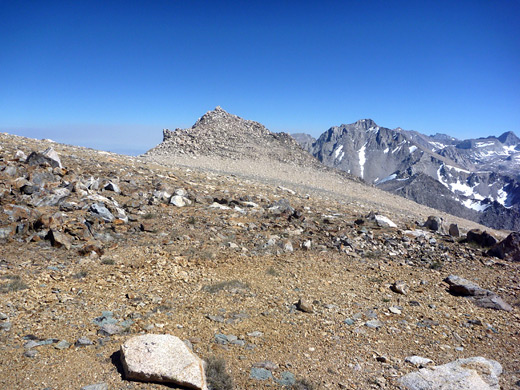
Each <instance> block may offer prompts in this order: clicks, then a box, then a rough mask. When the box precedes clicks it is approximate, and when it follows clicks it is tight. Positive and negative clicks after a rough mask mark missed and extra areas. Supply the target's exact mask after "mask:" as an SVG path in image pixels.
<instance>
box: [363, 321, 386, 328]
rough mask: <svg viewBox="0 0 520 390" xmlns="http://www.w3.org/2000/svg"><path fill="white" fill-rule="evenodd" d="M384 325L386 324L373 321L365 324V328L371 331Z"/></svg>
mask: <svg viewBox="0 0 520 390" xmlns="http://www.w3.org/2000/svg"><path fill="white" fill-rule="evenodd" d="M383 325H384V323H383V322H381V321H379V320H371V321H367V322H365V326H367V327H369V328H370V329H379V328H381V327H382V326H383Z"/></svg>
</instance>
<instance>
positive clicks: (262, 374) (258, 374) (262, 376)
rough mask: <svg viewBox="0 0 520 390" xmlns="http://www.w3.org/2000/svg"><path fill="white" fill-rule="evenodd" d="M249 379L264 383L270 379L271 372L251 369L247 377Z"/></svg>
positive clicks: (255, 368)
mask: <svg viewBox="0 0 520 390" xmlns="http://www.w3.org/2000/svg"><path fill="white" fill-rule="evenodd" d="M249 377H250V378H251V379H256V380H259V381H265V380H268V379H271V378H272V377H273V374H272V373H271V371H269V370H266V369H265V368H258V367H252V368H251V374H250V376H249Z"/></svg>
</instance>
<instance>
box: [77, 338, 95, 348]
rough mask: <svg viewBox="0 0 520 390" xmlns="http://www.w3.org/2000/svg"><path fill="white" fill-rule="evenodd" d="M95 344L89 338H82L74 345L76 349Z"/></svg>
mask: <svg viewBox="0 0 520 390" xmlns="http://www.w3.org/2000/svg"><path fill="white" fill-rule="evenodd" d="M92 344H94V343H93V342H92V341H91V340H90V339H89V338H88V337H80V338H79V339H78V340H76V343H75V344H74V345H75V346H76V347H85V346H87V345H92Z"/></svg>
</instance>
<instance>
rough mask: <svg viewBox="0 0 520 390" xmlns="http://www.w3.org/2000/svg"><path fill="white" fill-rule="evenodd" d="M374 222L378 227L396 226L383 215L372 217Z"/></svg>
mask: <svg viewBox="0 0 520 390" xmlns="http://www.w3.org/2000/svg"><path fill="white" fill-rule="evenodd" d="M374 221H375V222H376V224H377V225H378V226H380V227H391V228H396V227H397V225H396V224H395V223H394V222H392V221H391V220H390V218H388V217H385V216H384V215H378V214H376V215H374Z"/></svg>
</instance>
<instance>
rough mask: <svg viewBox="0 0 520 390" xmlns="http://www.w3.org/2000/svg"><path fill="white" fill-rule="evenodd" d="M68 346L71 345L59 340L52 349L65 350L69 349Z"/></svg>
mask: <svg viewBox="0 0 520 390" xmlns="http://www.w3.org/2000/svg"><path fill="white" fill-rule="evenodd" d="M70 345H71V344H70V343H69V342H68V341H67V340H61V341H59V342H58V343H57V344H56V345H55V346H54V348H56V349H67V348H69V347H70Z"/></svg>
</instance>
